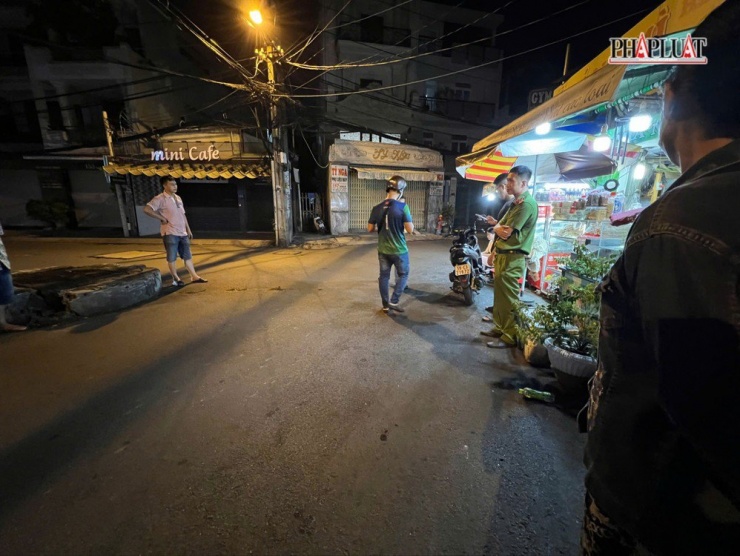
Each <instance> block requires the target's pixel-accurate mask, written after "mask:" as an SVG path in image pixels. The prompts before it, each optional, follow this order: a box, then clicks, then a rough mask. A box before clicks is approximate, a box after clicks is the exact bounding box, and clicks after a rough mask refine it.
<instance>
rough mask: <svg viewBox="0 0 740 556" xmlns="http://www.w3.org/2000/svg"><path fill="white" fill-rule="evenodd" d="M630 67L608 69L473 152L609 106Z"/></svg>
mask: <svg viewBox="0 0 740 556" xmlns="http://www.w3.org/2000/svg"><path fill="white" fill-rule="evenodd" d="M626 69H627V66H608V67H605V68H603V69H601V70H600V71H598V72H597V73H596V74H594V75H592V76H590V77H589V78H588V79H585V80H583V81H581V82H580V83H578V84H577V85H575V86H574V87H572V88H571V89H570V90H568V91H566V92H565V93H563V94H562V95H559V96H557V97H553V98H551V99H550V100H548V101H547V102H545V103H544V104H541V105H539V106H538V107H536V108H534V109H533V110H530V111H529V112H527V113H526V114H524V116H522V117H520V118H517V119H516V120H514V121H513V122H511V123H510V124H508V125H506V126H504V127H502V128H501V129H499V130H498V131H495V132H493V133H492V134H491V135H489V136H488V137H486V138H485V139H481V140H480V141H478V142H477V143H476V144H475V145H473V151H474V152H475V151H482V150H483V149H485V148H486V147H493V146H494V145H498V144H499V143H503V142H504V141H506V140H507V139H511V138H512V137H518V136H519V135H522V134H523V133H526V132H528V131H532V130H533V129H534V128H536V127H537V126H538V125H540V124H544V123H546V122H556V121H558V120H560V119H562V118H565V117H566V116H575V115H576V114H579V113H581V112H583V111H585V110H588V109H590V108H593V107H595V106H598V105H599V104H602V103H604V102H609V101H611V100H612V98H613V97H614V93H615V92H616V91H617V88H618V87H619V84H620V82H621V81H622V77H623V76H624V73H625V71H626Z"/></svg>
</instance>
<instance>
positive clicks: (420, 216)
mask: <svg viewBox="0 0 740 556" xmlns="http://www.w3.org/2000/svg"><path fill="white" fill-rule="evenodd" d="M385 187H386V185H385V181H384V180H361V179H358V178H357V172H355V171H354V170H353V171H351V172H350V174H349V230H350V231H352V232H357V231H366V230H367V219H368V218H369V217H370V211H371V210H373V207H374V206H375V205H377V204H378V203H380V202H381V201H383V199H385ZM428 187H429V182H425V181H410V182H408V185H407V186H406V189H405V190H404V192H403V195H404V197H406V204H407V205H408V206H409V210H411V218H412V220H413V221H414V226H415V227H416V228H417V229H419V230H425V228H426V214H427V189H428Z"/></svg>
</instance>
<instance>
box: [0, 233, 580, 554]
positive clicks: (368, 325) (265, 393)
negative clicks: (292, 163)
mask: <svg viewBox="0 0 740 556" xmlns="http://www.w3.org/2000/svg"><path fill="white" fill-rule="evenodd" d="M6 243H7V244H8V248H9V251H10V254H11V258H12V260H13V263H14V267H15V268H16V269H18V270H20V269H25V268H37V267H42V266H50V265H57V264H75V265H83V264H96V263H99V262H111V261H110V260H100V259H95V258H93V257H94V256H95V255H100V254H110V253H116V252H121V251H126V250H131V249H140V250H146V251H151V252H152V255H151V257H148V258H143V259H136V260H135V261H131V262H137V263H138V262H142V261H143V262H146V263H147V264H150V265H151V266H156V267H158V268H160V269H162V270H164V269H165V268H166V265H165V264H164V259H163V256H162V253H161V252H160V250H159V248H158V247H157V246H156V245H146V246H143V245H142V246H138V247H137V246H133V247H132V246H130V245H123V246H122V245H106V244H101V243H76V242H74V241H68V242H42V241H34V240H24V239H18V238H10V239H9V240H8V241H7V242H6ZM411 247H412V253H411V267H412V270H411V279H410V282H409V285H410V289H409V291H408V293H407V295H405V296H404V298H403V300H402V305H403V306H405V307H406V312H405V313H403V314H401V315H397V316H393V317H390V316H387V315H385V314H383V313H382V312H381V311H380V310H379V309H380V301H379V296H378V293H377V258H376V254H375V250H374V247H373V246H370V245H359V246H350V247H342V248H337V249H330V250H323V251H303V250H296V249H292V250H268V251H261V252H253V253H247V252H244V251H243V250H241V249H236V248H233V247H228V246H203V247H196V248H195V249H194V252H195V262H196V267H197V268H198V269H199V272H201V274H202V275H203V276H205V277H207V278H209V280H210V283H209V284H205V285H202V284H199V285H188V286H186V287H185V288H182V289H180V290H176V291H175V290H174V289H172V288H167V291H166V294H165V295H163V296H162V297H161V298H159V299H157V300H155V301H153V302H151V303H148V304H145V305H142V306H139V307H135V308H132V309H130V310H127V311H124V312H122V313H120V314H115V315H104V316H100V317H96V318H91V319H87V320H83V321H79V322H76V323H71V324H67V325H64V326H58V327H54V328H48V329H39V330H33V331H30V332H27V333H21V334H14V335H10V334H5V335H3V336H0V368H1V369H2V370H1V371H0V500H2V502H1V503H0V553H1V554H23V555H26V554H227V553H228V554H250V553H255V554H265V553H271V554H283V553H296V554H404V555H406V554H503V555H509V554H511V555H524V554H533V555H535V554H536V555H548V554H576V553H577V551H578V549H577V542H578V532H579V527H580V517H581V506H582V498H583V487H582V477H583V468H582V464H581V454H582V448H583V441H584V439H583V438H582V437H581V436H579V434H578V433H577V431H576V424H575V421H574V419H573V418H572V417H571V416H568V415H566V414H564V413H562V412H560V411H559V410H558V409H556V408H554V407H552V406H548V405H544V404H540V403H538V402H527V401H525V400H523V399H522V398H521V397H520V396H519V395H518V394H517V393H516V391H515V390H512V389H511V387H512V386H514V385H517V384H524V383H526V382H527V381H528V380H531V379H542V380H547V377H545V376H544V375H542V374H541V373H540V372H539V371H536V370H535V369H532V368H531V367H528V366H526V364H525V363H524V361H523V359H522V357H521V354H520V353H518V352H515V351H512V350H509V351H504V352H501V351H494V350H491V349H488V348H486V346H485V343H484V341H483V339H484V338H483V337H481V336H479V335H478V331H479V330H481V329H482V327H483V325H482V323H481V321H480V317H481V316H482V315H483V314H484V312H483V307H484V306H485V305H487V304H489V303H490V299H491V297H490V293H489V292H490V291H489V292H486V293H485V294H484V295H481V296H478V298H477V299H476V306H475V307H464V306H463V305H462V303H461V301H460V299H459V298H458V297H457V296H456V295H455V294H452V293H451V292H450V291H449V281H448V278H447V275H448V273H449V270H450V266H449V262H448V259H447V249H448V245H447V243H446V242H440V241H428V242H415V243H413V244H412V246H411ZM114 262H124V261H114Z"/></svg>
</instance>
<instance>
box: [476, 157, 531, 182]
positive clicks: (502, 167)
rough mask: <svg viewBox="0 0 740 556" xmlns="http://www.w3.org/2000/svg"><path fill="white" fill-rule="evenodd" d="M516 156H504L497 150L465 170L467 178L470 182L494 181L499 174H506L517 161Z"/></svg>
mask: <svg viewBox="0 0 740 556" xmlns="http://www.w3.org/2000/svg"><path fill="white" fill-rule="evenodd" d="M517 158H518V157H516V156H503V155H502V154H501V151H499V150H497V151H495V152H494V153H493V154H489V155H488V156H487V157H485V158H484V159H483V160H479V161H478V162H476V163H474V164H473V165H472V166H470V167H468V168H467V169H466V170H465V177H466V178H467V179H469V180H480V181H493V180H495V179H496V178H497V177H498V175H499V174H506V173H508V172H509V170H511V167H512V166H514V163H515V162H516V161H517Z"/></svg>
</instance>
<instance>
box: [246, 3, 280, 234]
mask: <svg viewBox="0 0 740 556" xmlns="http://www.w3.org/2000/svg"><path fill="white" fill-rule="evenodd" d="M247 22H248V23H249V24H250V25H251V26H253V27H255V26H258V25H261V24H262V22H263V18H262V13H261V12H260V11H259V10H251V11H250V12H249V19H248V20H247ZM255 54H256V55H257V59H258V60H260V61H263V62H265V64H267V83H268V84H269V86H270V101H269V102H270V145H271V148H272V152H271V155H272V157H271V159H272V160H271V163H270V173H271V174H272V199H273V206H274V218H275V245H277V246H278V247H287V246H288V244H289V243H290V238H289V237H288V236H289V230H288V221H287V218H286V210H285V199H286V186H285V184H286V180H285V174H284V167H285V165H286V164H287V163H288V157H287V154H286V149H285V148H284V146H283V137H282V133H281V129H280V124H279V114H278V109H279V106H278V100H277V98H276V97H275V96H274V93H275V67H274V62H275V60H277V59H278V58H280V57H281V56H283V55H284V54H285V52H284V51H283V48H282V47H281V46H277V45H267V46H265V47H263V48H259V49H257V50H255ZM287 183H288V184H289V183H290V182H289V181H288V182H287Z"/></svg>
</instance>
